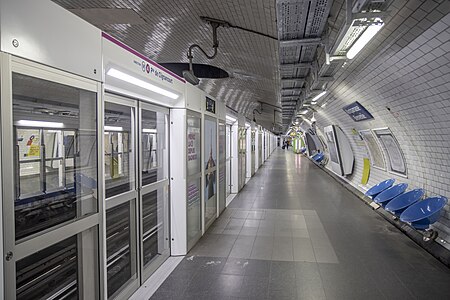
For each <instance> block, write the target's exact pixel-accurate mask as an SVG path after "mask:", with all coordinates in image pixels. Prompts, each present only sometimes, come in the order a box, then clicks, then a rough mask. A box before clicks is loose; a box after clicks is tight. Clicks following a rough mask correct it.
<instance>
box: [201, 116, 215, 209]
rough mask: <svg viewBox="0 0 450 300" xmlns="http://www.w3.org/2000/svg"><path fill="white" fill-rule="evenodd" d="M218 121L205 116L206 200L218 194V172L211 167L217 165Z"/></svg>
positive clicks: (204, 163)
mask: <svg viewBox="0 0 450 300" xmlns="http://www.w3.org/2000/svg"><path fill="white" fill-rule="evenodd" d="M216 126H217V125H216V121H215V120H212V119H209V118H205V149H204V150H205V154H206V155H205V156H204V162H203V165H204V168H205V170H206V175H205V177H206V178H205V201H206V200H208V199H209V198H211V197H212V196H214V195H215V194H216V172H211V169H212V168H214V167H215V166H216V165H217V129H216Z"/></svg>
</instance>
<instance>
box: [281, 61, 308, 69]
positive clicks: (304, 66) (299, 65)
mask: <svg viewBox="0 0 450 300" xmlns="http://www.w3.org/2000/svg"><path fill="white" fill-rule="evenodd" d="M280 66H281V68H282V69H290V68H295V69H310V68H312V63H310V62H308V63H288V64H286V63H284V64H283V63H282V64H280Z"/></svg>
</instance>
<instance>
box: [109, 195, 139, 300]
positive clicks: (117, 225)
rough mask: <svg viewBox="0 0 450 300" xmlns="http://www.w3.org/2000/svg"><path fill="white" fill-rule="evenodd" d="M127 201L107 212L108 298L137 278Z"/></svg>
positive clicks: (129, 211)
mask: <svg viewBox="0 0 450 300" xmlns="http://www.w3.org/2000/svg"><path fill="white" fill-rule="evenodd" d="M133 202H134V201H129V202H128V201H127V202H125V203H123V204H120V205H117V206H115V207H113V208H110V209H108V211H107V212H106V252H107V257H108V261H107V266H108V267H107V272H108V275H107V278H108V279H107V282H108V298H110V297H111V296H113V295H114V294H115V293H116V292H118V291H119V290H121V288H122V287H124V286H125V284H126V283H127V282H128V281H129V280H130V279H131V278H135V277H136V268H135V266H134V265H133V263H132V261H133V258H134V256H135V255H136V253H134V252H135V251H133V250H132V245H133V244H134V243H133V241H132V240H131V239H132V229H131V228H132V225H131V224H130V223H131V207H130V206H131V205H132V203H133Z"/></svg>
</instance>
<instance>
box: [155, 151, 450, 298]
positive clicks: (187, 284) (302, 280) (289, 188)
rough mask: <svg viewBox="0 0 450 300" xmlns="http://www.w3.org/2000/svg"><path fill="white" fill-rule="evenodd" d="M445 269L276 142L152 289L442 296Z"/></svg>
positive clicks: (185, 294)
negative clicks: (174, 265) (195, 242)
mask: <svg viewBox="0 0 450 300" xmlns="http://www.w3.org/2000/svg"><path fill="white" fill-rule="evenodd" d="M449 282H450V270H449V269H448V268H447V267H446V266H444V265H443V264H441V263H440V262H439V261H438V260H436V259H435V258H434V257H432V256H431V255H430V254H428V253H427V252H426V251H425V250H423V249H422V248H421V247H419V246H418V245H416V244H415V243H414V242H413V241H412V240H410V239H409V238H408V237H407V236H405V235H404V234H403V233H401V232H400V231H398V230H397V229H396V228H395V227H393V226H392V225H391V224H390V223H388V222H387V221H385V220H384V219H382V218H381V217H380V216H379V215H378V214H377V213H376V212H374V211H372V210H371V209H370V208H369V207H368V206H366V205H365V204H364V203H363V202H362V201H360V200H359V199H358V198H357V197H356V196H355V195H353V194H352V193H350V192H349V191H348V190H346V189H345V188H344V187H343V186H341V185H340V184H339V183H338V182H336V181H335V180H334V179H333V178H332V177H330V176H329V175H327V174H326V173H325V172H324V171H322V170H321V169H319V168H318V167H316V166H315V165H314V164H313V163H312V162H311V161H310V160H308V159H307V158H306V157H304V156H300V155H295V154H293V153H292V152H291V151H284V150H281V149H278V150H276V151H275V152H274V153H273V154H272V156H271V157H270V158H269V159H268V160H267V161H266V163H265V164H264V165H263V166H262V167H261V168H260V169H259V170H258V172H257V173H256V174H255V176H254V177H253V178H252V179H251V180H250V181H249V182H248V183H247V185H246V186H245V187H244V189H243V190H242V191H241V192H240V193H239V194H238V195H237V196H236V197H235V199H234V200H233V201H232V202H231V204H230V205H229V207H228V208H227V209H226V211H225V212H224V213H223V214H222V215H221V217H220V218H219V219H217V220H216V221H215V223H214V224H213V225H212V226H211V227H210V229H209V230H208V232H207V233H206V234H205V235H204V236H203V237H202V239H201V240H200V241H199V242H198V244H197V245H196V246H195V247H194V248H193V249H192V250H191V251H190V252H189V253H188V255H187V256H186V257H185V258H184V259H183V261H182V262H181V263H180V264H179V265H178V266H177V267H176V269H175V270H174V271H173V272H172V273H171V274H170V276H169V277H168V278H167V279H166V280H165V281H164V283H163V284H162V285H161V286H160V287H159V289H158V290H157V291H156V292H155V293H154V294H153V296H152V297H151V299H448V297H449V295H450V284H449Z"/></svg>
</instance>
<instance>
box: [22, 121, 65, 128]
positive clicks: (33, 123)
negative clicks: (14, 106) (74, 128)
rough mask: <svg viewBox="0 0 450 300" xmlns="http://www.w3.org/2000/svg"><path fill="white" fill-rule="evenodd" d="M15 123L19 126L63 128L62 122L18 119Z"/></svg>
mask: <svg viewBox="0 0 450 300" xmlns="http://www.w3.org/2000/svg"><path fill="white" fill-rule="evenodd" d="M17 124H18V125H20V126H30V127H50V128H63V127H64V123H58V122H44V121H30V120H19V121H18V122H17Z"/></svg>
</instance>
